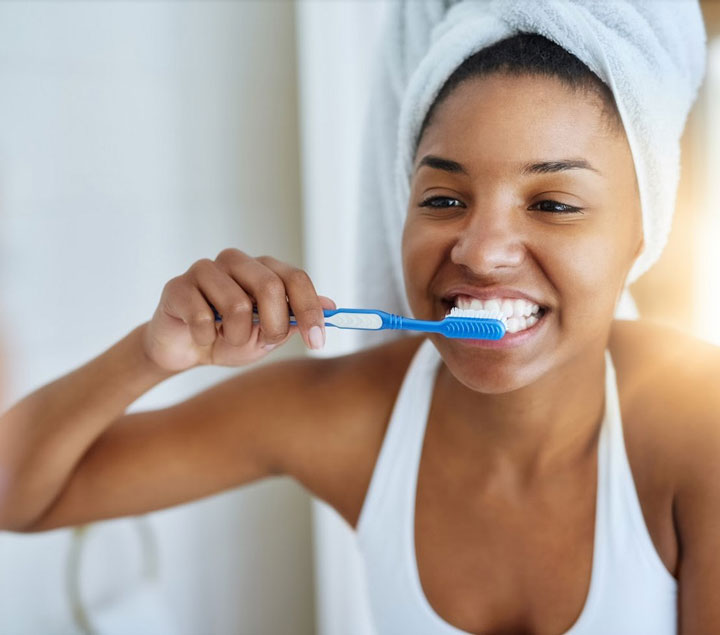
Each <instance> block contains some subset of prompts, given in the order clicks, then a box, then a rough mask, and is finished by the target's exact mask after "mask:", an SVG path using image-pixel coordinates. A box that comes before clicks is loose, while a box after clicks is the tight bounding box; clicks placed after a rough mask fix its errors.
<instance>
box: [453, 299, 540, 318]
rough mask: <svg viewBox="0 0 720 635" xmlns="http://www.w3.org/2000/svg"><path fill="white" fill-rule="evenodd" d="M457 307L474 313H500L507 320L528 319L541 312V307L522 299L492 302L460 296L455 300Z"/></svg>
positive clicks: (495, 300) (491, 300) (493, 300)
mask: <svg viewBox="0 0 720 635" xmlns="http://www.w3.org/2000/svg"><path fill="white" fill-rule="evenodd" d="M455 306H457V308H458V309H463V310H467V309H472V310H473V311H498V312H500V313H502V314H503V315H504V316H505V317H506V318H511V317H516V318H520V317H524V318H527V317H529V316H531V315H534V314H536V313H538V311H540V305H538V304H535V303H534V302H529V301H527V300H523V299H522V298H517V299H516V298H492V299H490V300H484V301H483V300H479V299H478V298H470V297H468V296H458V297H457V298H456V299H455Z"/></svg>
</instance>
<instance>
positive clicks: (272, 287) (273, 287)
mask: <svg viewBox="0 0 720 635" xmlns="http://www.w3.org/2000/svg"><path fill="white" fill-rule="evenodd" d="M262 288H263V290H264V291H265V293H266V294H267V295H269V296H272V297H273V298H277V297H280V296H282V297H283V298H285V285H284V284H283V281H282V280H280V278H278V277H277V276H276V275H268V276H266V277H265V279H264V280H263V281H262Z"/></svg>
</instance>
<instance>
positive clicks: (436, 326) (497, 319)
mask: <svg viewBox="0 0 720 635" xmlns="http://www.w3.org/2000/svg"><path fill="white" fill-rule="evenodd" d="M210 307H211V308H212V310H213V313H215V321H216V322H221V321H222V317H221V316H220V314H219V313H218V312H217V310H216V309H215V307H214V306H212V304H211V305H210ZM254 312H257V308H255V309H254ZM323 314H324V315H325V326H333V327H335V328H339V329H355V330H361V331H383V330H386V329H393V330H401V331H419V332H421V333H440V334H441V335H444V336H445V337H456V338H463V339H474V340H499V339H500V338H501V337H503V336H504V335H505V328H506V321H505V317H504V316H503V314H502V313H500V312H499V311H474V310H471V309H458V308H457V307H455V308H453V309H452V310H451V311H450V313H449V314H448V315H447V316H445V319H443V320H439V321H437V322H434V321H430V320H415V319H413V318H408V317H403V316H402V315H394V314H392V313H386V312H385V311H377V310H375V309H326V310H324V311H323ZM290 324H297V322H296V321H295V317H294V316H293V315H290Z"/></svg>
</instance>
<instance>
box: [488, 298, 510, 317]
mask: <svg viewBox="0 0 720 635" xmlns="http://www.w3.org/2000/svg"><path fill="white" fill-rule="evenodd" d="M482 308H483V309H485V310H486V311H500V310H501V309H500V300H485V302H482ZM503 313H505V312H504V311H503ZM506 317H510V316H509V315H506Z"/></svg>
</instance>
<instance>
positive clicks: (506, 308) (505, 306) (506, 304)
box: [500, 300, 517, 317]
mask: <svg viewBox="0 0 720 635" xmlns="http://www.w3.org/2000/svg"><path fill="white" fill-rule="evenodd" d="M500 310H501V311H502V312H503V315H504V316H505V317H510V316H512V315H513V314H515V315H517V312H516V311H515V303H514V302H513V301H512V300H503V301H502V304H501V305H500Z"/></svg>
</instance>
